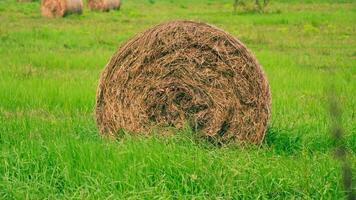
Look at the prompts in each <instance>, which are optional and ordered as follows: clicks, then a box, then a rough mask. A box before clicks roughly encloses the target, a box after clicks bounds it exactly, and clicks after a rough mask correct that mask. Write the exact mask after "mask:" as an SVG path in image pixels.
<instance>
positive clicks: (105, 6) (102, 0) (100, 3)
mask: <svg viewBox="0 0 356 200" xmlns="http://www.w3.org/2000/svg"><path fill="white" fill-rule="evenodd" d="M88 7H89V8H90V10H99V11H109V10H112V9H120V0H88Z"/></svg>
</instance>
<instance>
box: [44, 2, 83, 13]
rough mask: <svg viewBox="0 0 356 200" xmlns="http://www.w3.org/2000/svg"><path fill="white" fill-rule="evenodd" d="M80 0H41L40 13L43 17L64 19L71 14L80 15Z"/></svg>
mask: <svg viewBox="0 0 356 200" xmlns="http://www.w3.org/2000/svg"><path fill="white" fill-rule="evenodd" d="M82 9H83V2H82V0H42V3H41V13H42V16H44V17H64V16H66V15H68V14H71V13H79V14H80V13H82Z"/></svg>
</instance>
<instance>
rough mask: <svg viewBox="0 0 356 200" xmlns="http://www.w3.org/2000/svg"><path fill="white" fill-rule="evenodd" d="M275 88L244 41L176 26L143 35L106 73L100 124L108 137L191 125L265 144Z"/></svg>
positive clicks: (199, 26) (202, 27) (186, 24)
mask: <svg viewBox="0 0 356 200" xmlns="http://www.w3.org/2000/svg"><path fill="white" fill-rule="evenodd" d="M270 110H271V97H270V92H269V85H268V82H267V79H266V77H265V75H264V72H263V70H262V68H261V66H260V65H259V64H258V62H257V60H256V59H255V57H254V56H253V55H252V54H251V53H250V51H249V50H248V49H247V48H246V47H245V45H243V44H242V43H241V42H240V41H239V40H237V39H235V38H234V37H233V36H231V35H230V34H228V33H226V32H224V31H222V30H220V29H217V28H215V27H213V26H210V25H208V24H205V23H198V22H193V21H173V22H168V23H164V24H160V25H158V26H155V27H153V28H150V29H148V30H147V31H145V32H143V33H140V34H138V35H136V36H135V37H134V38H132V39H130V40H129V41H127V42H126V43H125V44H123V45H122V46H121V47H120V48H119V49H118V51H117V52H116V53H115V54H114V55H113V56H112V58H111V60H110V62H109V63H108V64H107V65H106V67H105V69H104V71H103V72H102V74H101V77H100V81H99V86H98V90H97V96H96V111H95V112H96V121H97V125H98V127H99V129H100V132H101V133H102V134H104V135H115V133H116V132H117V131H118V130H119V129H121V128H124V129H125V130H128V131H130V132H136V133H137V132H141V133H142V132H143V133H149V130H151V129H152V128H156V127H162V126H174V127H177V128H181V127H182V126H183V125H184V124H185V123H186V122H189V123H190V125H191V126H192V127H193V128H196V129H197V130H198V132H199V133H201V134H202V135H203V136H207V137H209V138H210V139H211V138H213V139H216V140H219V141H223V142H224V141H231V140H234V141H237V142H242V141H249V142H253V143H260V142H261V141H262V140H263V138H264V135H265V132H266V127H267V122H268V119H269V116H270Z"/></svg>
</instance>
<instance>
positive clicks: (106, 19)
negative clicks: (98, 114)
mask: <svg viewBox="0 0 356 200" xmlns="http://www.w3.org/2000/svg"><path fill="white" fill-rule="evenodd" d="M233 3H234V2H233V1H232V0H205V1H203V0H179V1H173V0H166V1H164V0H126V1H123V2H122V6H121V9H120V10H119V11H112V12H104V13H103V12H91V11H89V10H88V9H87V8H86V7H85V8H84V12H83V14H82V15H70V16H68V17H65V18H53V19H48V18H43V17H41V14H40V3H39V2H38V1H35V2H30V3H18V2H17V1H15V0H1V1H0V199H42V198H48V199H54V198H68V199H72V198H73V199H127V198H132V199H142V198H143V197H145V198H147V199H152V198H157V199H166V198H176V199H182V198H188V199H191V198H196V199H218V198H220V199H250V198H251V199H273V198H276V199H341V198H343V197H344V192H343V187H342V183H341V169H340V165H339V163H338V162H337V161H336V160H335V158H334V156H333V150H334V147H335V143H334V142H333V141H332V139H331V136H330V134H329V126H330V119H329V115H328V110H327V106H328V102H327V96H326V94H327V91H328V90H329V88H330V85H331V84H333V85H334V86H335V89H336V92H335V93H336V94H337V96H338V97H339V100H340V101H339V104H340V106H341V108H342V111H343V113H342V126H343V128H344V131H345V135H344V139H345V140H344V143H345V145H346V148H347V151H348V158H349V162H350V163H351V166H352V167H353V169H355V167H356V119H355V118H356V116H355V115H356V92H355V91H356V37H355V35H356V25H355V24H356V3H355V1H352V0H350V1H347V0H344V1H341V0H340V1H331V0H330V1H327V0H325V1H322V0H319V1H312V0H305V1H287V0H285V1H282V0H280V1H273V0H272V1H271V2H270V5H268V7H267V8H266V10H265V12H264V13H259V12H254V11H251V10H245V9H242V8H238V9H237V10H236V12H234V9H233ZM171 19H191V20H197V21H203V22H207V23H210V24H214V25H216V26H218V27H219V28H222V29H224V30H226V31H228V32H230V33H231V34H233V35H234V36H236V37H237V38H239V39H240V40H241V41H242V42H244V43H245V44H246V45H247V47H248V48H250V49H251V50H252V51H253V52H254V53H255V55H256V57H257V59H258V60H259V62H260V63H261V64H262V66H263V68H264V70H265V71H266V74H267V76H268V79H269V81H270V87H271V91H272V99H273V103H272V120H271V123H270V126H269V129H268V133H267V137H266V140H265V142H264V144H263V146H262V147H260V148H258V147H255V146H243V147H242V146H238V145H232V144H230V145H226V146H223V147H219V148H218V147H215V146H213V145H211V144H209V143H205V142H201V141H197V140H196V138H195V137H194V136H193V135H194V133H192V131H191V130H189V128H187V129H184V130H181V131H177V134H176V136H170V137H160V136H153V137H150V138H140V137H133V136H128V135H125V134H124V136H123V138H122V139H121V140H119V141H109V140H106V139H103V138H101V137H100V136H99V134H98V131H97V129H96V126H95V121H94V116H93V109H94V104H95V92H96V87H97V81H98V78H99V74H100V72H101V70H102V69H103V68H104V66H105V64H106V63H107V62H108V60H109V58H110V56H111V55H112V54H113V53H114V52H115V51H116V49H117V48H118V47H119V45H120V44H122V43H123V42H124V41H126V40H127V39H128V38H130V37H132V36H133V35H134V34H135V33H138V32H141V31H143V30H145V29H147V28H149V27H151V26H153V25H155V24H158V23H161V22H164V21H168V20H171ZM353 172H354V174H355V171H353ZM353 181H354V182H355V181H356V179H355V178H353ZM353 187H354V188H355V186H353Z"/></svg>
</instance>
